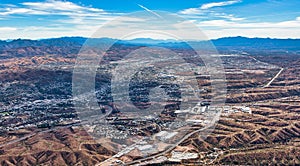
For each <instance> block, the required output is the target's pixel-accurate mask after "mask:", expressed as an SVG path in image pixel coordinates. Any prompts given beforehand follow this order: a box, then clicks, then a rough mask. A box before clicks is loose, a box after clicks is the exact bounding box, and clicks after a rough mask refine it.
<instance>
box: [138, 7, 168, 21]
mask: <svg viewBox="0 0 300 166" xmlns="http://www.w3.org/2000/svg"><path fill="white" fill-rule="evenodd" d="M137 5H138V6H139V7H141V8H142V9H145V10H146V11H148V12H150V13H152V14H154V15H156V16H157V17H159V18H162V17H161V16H160V15H159V14H157V13H155V12H154V11H152V10H150V9H148V8H146V7H145V6H143V5H140V4H137Z"/></svg>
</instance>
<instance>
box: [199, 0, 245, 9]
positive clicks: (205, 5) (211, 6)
mask: <svg viewBox="0 0 300 166" xmlns="http://www.w3.org/2000/svg"><path fill="white" fill-rule="evenodd" d="M239 2H241V0H232V1H223V2H212V3H206V4H203V5H202V6H201V7H200V9H203V10H205V9H210V8H213V7H221V6H228V5H232V4H235V3H239Z"/></svg>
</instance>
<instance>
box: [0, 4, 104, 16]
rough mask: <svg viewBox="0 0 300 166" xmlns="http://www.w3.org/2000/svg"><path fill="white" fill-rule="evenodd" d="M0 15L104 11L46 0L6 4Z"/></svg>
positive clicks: (101, 13) (83, 14)
mask: <svg viewBox="0 0 300 166" xmlns="http://www.w3.org/2000/svg"><path fill="white" fill-rule="evenodd" d="M0 11H1V12H0V16H8V15H14V14H19V15H65V16H79V17H80V16H81V17H86V16H91V17H92V16H94V17H96V16H99V15H103V14H108V13H106V12H105V11H104V10H103V9H98V8H93V7H86V6H80V5H77V4H75V3H73V2H68V1H59V0H47V1H44V2H23V3H21V4H19V5H18V6H16V5H7V7H5V8H0Z"/></svg>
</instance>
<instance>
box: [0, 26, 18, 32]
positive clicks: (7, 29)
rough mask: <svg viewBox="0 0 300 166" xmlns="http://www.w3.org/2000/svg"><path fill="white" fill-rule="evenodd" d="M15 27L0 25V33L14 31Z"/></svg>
mask: <svg viewBox="0 0 300 166" xmlns="http://www.w3.org/2000/svg"><path fill="white" fill-rule="evenodd" d="M16 30H17V28H15V27H0V33H2V32H12V31H16Z"/></svg>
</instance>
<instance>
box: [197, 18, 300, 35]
mask: <svg viewBox="0 0 300 166" xmlns="http://www.w3.org/2000/svg"><path fill="white" fill-rule="evenodd" d="M197 25H198V26H199V28H200V29H202V30H203V31H204V32H205V33H206V34H207V35H208V36H209V38H220V37H226V36H246V37H272V38H300V19H299V17H298V18H296V19H295V20H289V21H282V22H235V21H226V20H209V21H202V22H198V23H197Z"/></svg>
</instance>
